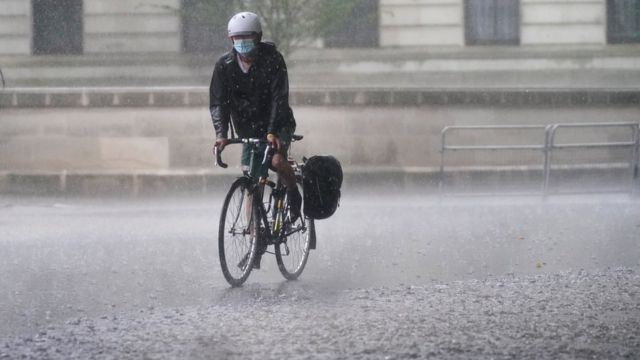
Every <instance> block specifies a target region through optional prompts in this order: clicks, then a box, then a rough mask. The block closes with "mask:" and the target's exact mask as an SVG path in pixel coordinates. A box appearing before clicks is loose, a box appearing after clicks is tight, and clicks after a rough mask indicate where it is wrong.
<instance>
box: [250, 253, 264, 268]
mask: <svg viewBox="0 0 640 360" xmlns="http://www.w3.org/2000/svg"><path fill="white" fill-rule="evenodd" d="M260 261H262V254H256V258H255V259H253V265H252V266H253V269H254V270H260Z"/></svg>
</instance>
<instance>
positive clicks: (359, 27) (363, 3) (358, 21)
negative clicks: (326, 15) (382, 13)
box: [324, 0, 379, 48]
mask: <svg viewBox="0 0 640 360" xmlns="http://www.w3.org/2000/svg"><path fill="white" fill-rule="evenodd" d="M342 1H345V0H342ZM338 3H341V2H338ZM344 4H348V6H349V7H350V9H349V12H348V13H346V14H336V16H335V17H334V18H333V20H335V21H336V22H337V24H336V25H335V27H333V28H332V29H331V30H330V31H329V32H328V34H327V36H326V37H325V39H324V40H325V45H326V46H327V47H336V48H344V47H376V46H378V37H379V33H378V0H350V1H345V2H344V3H343V5H344Z"/></svg>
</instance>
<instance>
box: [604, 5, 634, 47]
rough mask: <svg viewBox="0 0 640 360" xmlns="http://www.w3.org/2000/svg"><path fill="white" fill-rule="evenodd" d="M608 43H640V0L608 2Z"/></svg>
mask: <svg viewBox="0 0 640 360" xmlns="http://www.w3.org/2000/svg"><path fill="white" fill-rule="evenodd" d="M607 41H608V42H609V43H610V44H620V43H640V0H607Z"/></svg>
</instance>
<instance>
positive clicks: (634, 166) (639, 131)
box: [438, 122, 640, 196]
mask: <svg viewBox="0 0 640 360" xmlns="http://www.w3.org/2000/svg"><path fill="white" fill-rule="evenodd" d="M590 127H592V128H607V127H610V128H611V127H628V128H630V129H631V139H630V140H629V141H619V142H587V143H562V144H557V143H556V141H555V138H556V133H557V131H558V130H559V129H562V128H590ZM535 129H540V130H542V129H544V136H545V138H544V144H543V145H538V144H525V145H474V146H461V145H448V144H447V138H446V136H447V133H448V132H450V131H452V130H535ZM624 147H628V148H630V149H631V152H630V153H631V156H630V159H629V173H630V178H631V179H630V189H629V192H630V193H631V194H633V193H634V192H635V188H636V182H637V179H638V176H639V175H640V174H639V171H638V168H639V161H640V123H635V122H608V123H573V124H550V125H477V126H446V127H444V128H443V129H442V131H441V146H440V173H439V182H438V189H439V190H440V192H441V193H442V191H443V188H444V168H445V152H446V151H448V150H450V151H474V150H494V151H501V150H529V151H531V150H534V151H535V150H538V151H541V152H543V154H544V162H543V164H542V169H543V180H542V184H541V192H542V194H543V195H545V196H546V195H548V194H549V182H550V178H551V165H552V159H553V157H552V154H553V151H554V149H568V148H624Z"/></svg>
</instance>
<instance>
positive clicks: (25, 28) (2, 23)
mask: <svg viewBox="0 0 640 360" xmlns="http://www.w3.org/2000/svg"><path fill="white" fill-rule="evenodd" d="M0 19H1V20H0V55H28V54H30V53H31V1H26V0H0ZM0 65H1V64H0Z"/></svg>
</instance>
